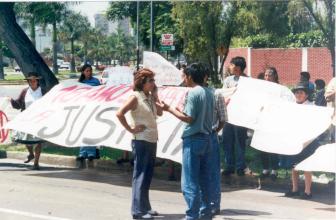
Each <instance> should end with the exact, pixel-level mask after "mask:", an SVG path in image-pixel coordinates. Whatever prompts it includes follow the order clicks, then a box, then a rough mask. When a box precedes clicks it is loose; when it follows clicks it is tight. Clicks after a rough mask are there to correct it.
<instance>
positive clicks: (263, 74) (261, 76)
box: [257, 72, 265, 79]
mask: <svg viewBox="0 0 336 220" xmlns="http://www.w3.org/2000/svg"><path fill="white" fill-rule="evenodd" d="M257 79H265V73H264V72H261V73H258V75H257Z"/></svg>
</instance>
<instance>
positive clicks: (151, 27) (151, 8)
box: [150, 1, 153, 51]
mask: <svg viewBox="0 0 336 220" xmlns="http://www.w3.org/2000/svg"><path fill="white" fill-rule="evenodd" d="M150 51H153V1H151V2H150Z"/></svg>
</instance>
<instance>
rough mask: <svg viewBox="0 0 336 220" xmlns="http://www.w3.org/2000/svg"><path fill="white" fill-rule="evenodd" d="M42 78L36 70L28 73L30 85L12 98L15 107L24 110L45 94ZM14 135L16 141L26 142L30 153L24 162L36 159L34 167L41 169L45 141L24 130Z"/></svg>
mask: <svg viewBox="0 0 336 220" xmlns="http://www.w3.org/2000/svg"><path fill="white" fill-rule="evenodd" d="M40 79H41V77H40V76H39V75H38V74H37V73H35V72H30V73H28V75H27V78H26V80H27V82H28V85H29V87H28V88H25V89H23V90H22V91H21V93H20V95H19V97H18V98H17V99H15V100H14V99H10V102H11V104H12V107H13V108H15V109H20V110H21V111H24V110H25V109H26V108H28V107H29V106H30V105H31V104H32V103H33V102H35V101H36V100H38V99H40V98H41V97H42V96H43V95H44V93H45V92H44V91H43V90H42V89H41V87H40ZM13 136H14V141H15V142H18V143H22V144H26V148H27V150H28V152H29V155H28V156H27V160H26V161H24V163H29V162H30V161H31V160H33V159H35V160H34V166H33V169H34V170H39V169H40V167H39V159H40V154H41V143H42V142H43V141H42V140H41V139H39V138H37V137H35V136H33V135H30V134H26V133H23V132H14V135H13ZM34 144H36V147H35V154H34V152H33V145H34Z"/></svg>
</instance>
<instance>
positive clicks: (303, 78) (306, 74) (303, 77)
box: [300, 72, 310, 81]
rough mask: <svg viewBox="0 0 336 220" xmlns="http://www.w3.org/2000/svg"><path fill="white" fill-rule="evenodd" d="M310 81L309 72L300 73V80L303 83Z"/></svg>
mask: <svg viewBox="0 0 336 220" xmlns="http://www.w3.org/2000/svg"><path fill="white" fill-rule="evenodd" d="M309 79H310V74H309V72H301V73H300V80H301V81H309Z"/></svg>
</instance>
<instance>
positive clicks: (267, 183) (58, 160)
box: [0, 151, 335, 194]
mask: <svg viewBox="0 0 336 220" xmlns="http://www.w3.org/2000/svg"><path fill="white" fill-rule="evenodd" d="M26 157H27V153H26V152H14V151H7V152H6V151H0V158H8V159H17V160H21V161H24V160H26ZM40 162H41V163H43V164H47V165H51V166H64V167H68V168H77V169H79V170H83V169H84V170H85V169H87V170H90V171H91V172H94V171H97V172H107V173H111V172H115V171H121V172H127V173H130V172H132V171H133V167H132V166H131V165H130V163H125V164H122V165H118V164H117V163H116V162H115V161H113V160H94V161H93V162H89V161H85V163H84V164H80V163H79V162H77V161H76V157H74V156H63V155H54V154H45V153H43V152H42V154H41V157H40ZM30 165H32V164H30ZM168 168H169V167H168V166H165V165H163V166H157V167H155V170H154V177H155V178H157V179H161V180H166V181H167V182H170V183H171V184H180V170H179V169H176V170H177V172H176V173H177V175H176V177H177V179H176V180H175V181H168V173H169V172H168ZM41 169H42V170H43V166H42V167H41ZM289 178H290V177H288V178H278V179H276V180H275V181H273V180H271V179H270V178H264V179H263V178H260V177H259V176H258V175H256V174H254V173H251V174H247V175H245V176H236V175H231V176H230V177H225V176H223V177H222V184H223V185H229V186H230V187H237V188H251V189H278V190H282V191H286V190H288V189H289V188H290V184H291V181H290V179H289ZM303 184H304V181H303V180H300V185H302V186H303ZM312 190H313V191H314V192H324V193H327V194H335V181H329V182H324V183H320V182H314V183H313V186H312Z"/></svg>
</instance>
